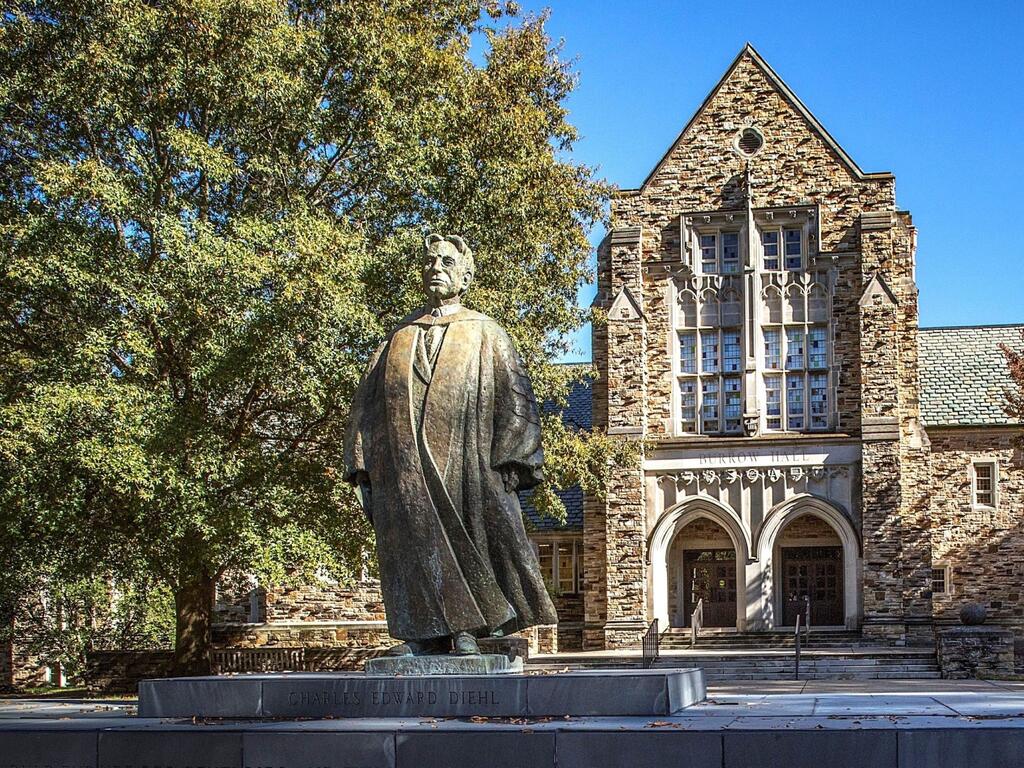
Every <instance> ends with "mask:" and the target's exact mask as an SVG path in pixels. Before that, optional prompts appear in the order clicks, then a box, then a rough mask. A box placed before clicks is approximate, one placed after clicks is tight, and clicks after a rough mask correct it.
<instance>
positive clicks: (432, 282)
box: [423, 241, 472, 303]
mask: <svg viewBox="0 0 1024 768" xmlns="http://www.w3.org/2000/svg"><path fill="white" fill-rule="evenodd" d="M470 280H472V275H471V274H470V272H469V270H467V269H466V266H465V264H464V263H463V259H462V254H460V253H459V250H458V248H456V247H455V246H454V245H453V244H452V243H449V242H447V241H441V242H437V243H432V244H431V245H430V247H429V248H428V249H427V255H426V258H425V260H424V264H423V290H424V291H425V292H426V294H427V297H428V298H429V299H430V300H431V301H433V302H435V303H439V302H442V301H446V300H449V299H453V298H455V297H456V296H458V295H460V294H461V293H464V292H465V290H466V289H467V288H468V287H469V283H470Z"/></svg>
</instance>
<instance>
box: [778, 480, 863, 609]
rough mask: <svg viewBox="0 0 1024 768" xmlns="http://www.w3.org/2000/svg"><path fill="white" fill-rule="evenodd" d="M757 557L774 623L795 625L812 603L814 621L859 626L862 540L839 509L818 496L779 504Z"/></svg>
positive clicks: (810, 607)
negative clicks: (859, 580) (760, 565)
mask: <svg viewBox="0 0 1024 768" xmlns="http://www.w3.org/2000/svg"><path fill="white" fill-rule="evenodd" d="M758 559H759V560H760V561H761V562H762V564H763V571H762V573H763V581H764V583H763V599H764V615H765V618H766V619H767V620H768V625H769V626H776V627H778V626H792V625H793V624H794V623H795V622H796V615H797V613H800V614H801V615H806V614H805V611H806V610H807V608H808V607H809V609H810V615H811V624H812V626H817V627H822V626H845V627H848V628H850V629H854V628H856V626H857V623H858V620H859V615H860V592H859V584H858V581H857V573H858V571H859V563H860V546H859V542H858V540H857V535H856V533H855V532H854V530H853V527H852V526H851V525H850V522H849V520H848V519H847V517H846V516H845V515H844V514H843V513H842V512H841V511H840V510H838V509H836V508H835V507H833V506H832V505H831V504H829V503H827V502H825V501H823V500H821V499H818V498H815V497H803V498H797V499H792V500H790V501H788V502H786V503H785V504H784V505H780V507H779V508H777V509H775V510H773V511H772V513H771V514H770V515H769V516H768V518H767V519H766V521H765V524H764V526H763V528H762V530H761V534H760V536H759V537H758Z"/></svg>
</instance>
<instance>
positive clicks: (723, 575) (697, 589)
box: [683, 549, 736, 627]
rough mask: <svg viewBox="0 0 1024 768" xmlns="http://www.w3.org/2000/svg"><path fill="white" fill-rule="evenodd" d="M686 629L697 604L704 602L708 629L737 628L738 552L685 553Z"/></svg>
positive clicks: (705, 621)
mask: <svg viewBox="0 0 1024 768" xmlns="http://www.w3.org/2000/svg"><path fill="white" fill-rule="evenodd" d="M683 595H684V598H685V599H684V607H683V618H684V620H685V624H684V626H687V627H688V626H690V615H691V614H692V613H693V611H694V609H695V608H696V607H697V601H698V600H703V601H704V626H705V627H735V626H736V551H735V550H732V549H687V550H684V551H683Z"/></svg>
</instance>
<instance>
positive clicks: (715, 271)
mask: <svg viewBox="0 0 1024 768" xmlns="http://www.w3.org/2000/svg"><path fill="white" fill-rule="evenodd" d="M741 262H742V258H741V254H740V233H739V232H738V231H735V230H733V231H722V230H714V231H710V232H702V233H701V234H700V271H701V272H702V273H703V274H705V275H738V274H739V273H740V271H741V269H740V264H741Z"/></svg>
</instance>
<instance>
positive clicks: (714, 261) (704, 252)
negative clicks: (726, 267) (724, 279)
mask: <svg viewBox="0 0 1024 768" xmlns="http://www.w3.org/2000/svg"><path fill="white" fill-rule="evenodd" d="M700 270H701V272H703V273H704V274H705V275H708V274H713V273H715V272H717V271H718V235H717V234H714V235H701V236H700Z"/></svg>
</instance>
